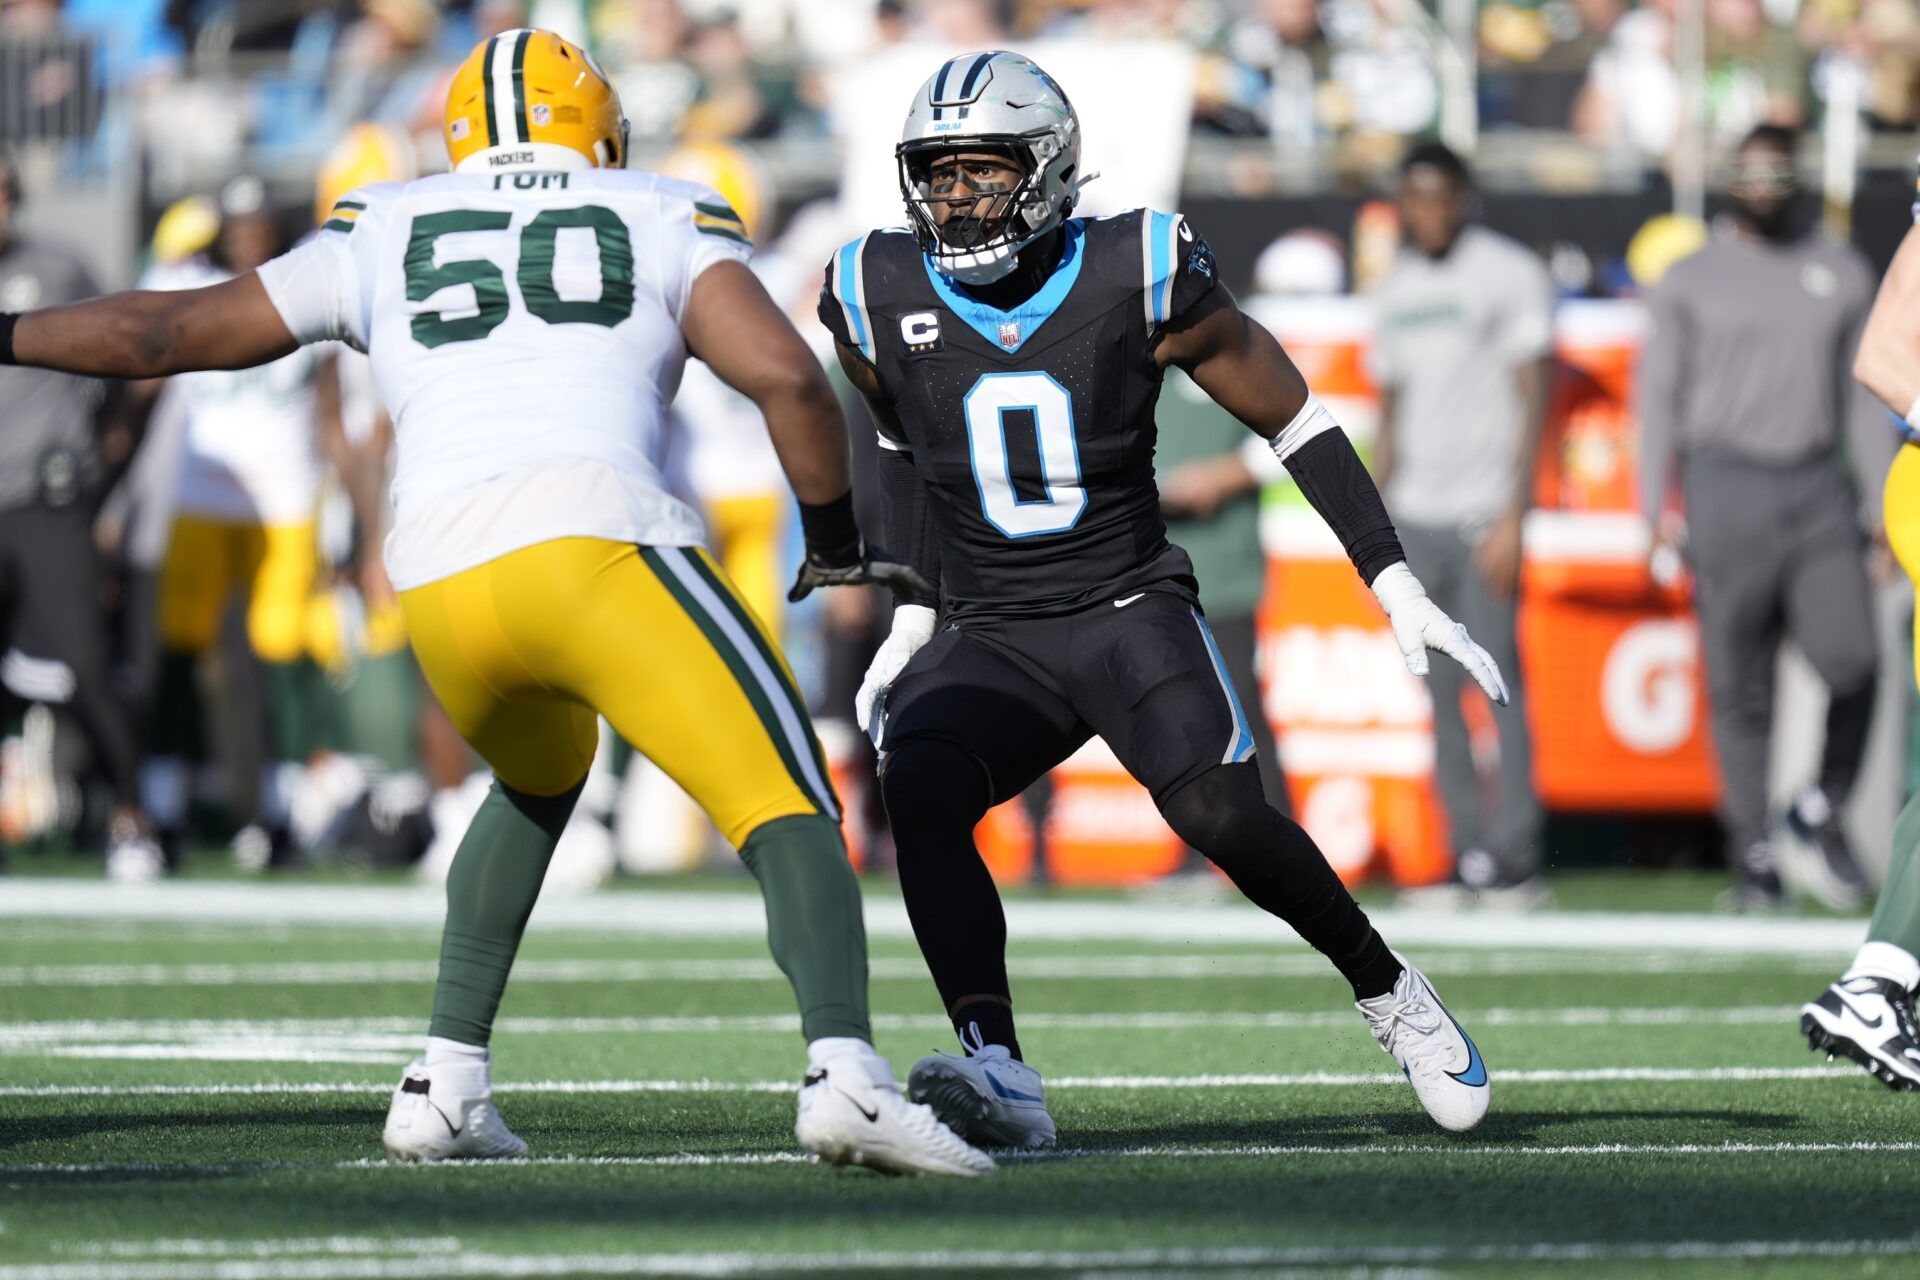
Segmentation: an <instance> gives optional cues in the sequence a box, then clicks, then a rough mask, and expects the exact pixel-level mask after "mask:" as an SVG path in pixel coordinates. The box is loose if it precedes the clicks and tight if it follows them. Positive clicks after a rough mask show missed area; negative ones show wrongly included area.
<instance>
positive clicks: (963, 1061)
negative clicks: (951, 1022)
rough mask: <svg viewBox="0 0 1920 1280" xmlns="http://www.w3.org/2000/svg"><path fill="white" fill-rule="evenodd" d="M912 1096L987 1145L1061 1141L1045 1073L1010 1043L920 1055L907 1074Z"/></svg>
mask: <svg viewBox="0 0 1920 1280" xmlns="http://www.w3.org/2000/svg"><path fill="white" fill-rule="evenodd" d="M907 1097H909V1098H910V1099H912V1100H913V1101H915V1102H923V1103H925V1104H926V1105H927V1106H929V1107H932V1108H933V1113H934V1114H935V1115H937V1116H939V1117H940V1119H941V1120H942V1121H944V1122H945V1123H946V1125H947V1127H948V1128H950V1129H952V1130H953V1131H954V1132H955V1133H957V1134H959V1135H960V1136H961V1137H963V1138H965V1139H966V1140H967V1141H969V1142H975V1143H978V1144H980V1145H981V1146H983V1147H1020V1148H1024V1149H1026V1150H1036V1149H1039V1148H1044V1147H1051V1146H1053V1145H1054V1143H1055V1142H1057V1141H1058V1140H1059V1138H1058V1135H1057V1134H1056V1133H1055V1132H1054V1128H1053V1117H1052V1116H1050V1115H1048V1114H1047V1092H1046V1090H1045V1089H1044V1088H1043V1087H1042V1086H1041V1084H1040V1073H1039V1072H1038V1071H1035V1070H1034V1069H1033V1068H1032V1067H1030V1066H1028V1065H1027V1064H1026V1063H1024V1062H1020V1061H1017V1060H1015V1059H1014V1058H1013V1056H1012V1055H1010V1054H1009V1053H1008V1052H1007V1050H1006V1047H1005V1046H1004V1045H997V1044H990V1045H984V1046H981V1047H978V1048H975V1049H974V1050H973V1052H972V1053H970V1054H968V1055H967V1056H965V1057H961V1056H960V1055H958V1054H952V1053H936V1054H935V1055H933V1056H932V1057H931V1058H922V1059H920V1061H918V1062H916V1063H914V1064H913V1070H912V1071H910V1072H908V1073H907Z"/></svg>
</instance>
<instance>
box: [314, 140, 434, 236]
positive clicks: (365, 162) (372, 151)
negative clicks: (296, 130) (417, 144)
mask: <svg viewBox="0 0 1920 1280" xmlns="http://www.w3.org/2000/svg"><path fill="white" fill-rule="evenodd" d="M412 177H413V148H412V147H411V146H409V145H408V143H407V140H406V139H405V138H403V137H401V136H400V135H398V134H396V133H394V132H393V131H392V130H391V129H383V128H381V127H380V126H379V125H377V124H368V123H366V122H364V121H363V122H362V123H360V124H356V125H355V126H353V128H351V129H349V130H347V133H346V136H345V137H343V138H341V139H340V142H339V144H338V145H336V146H335V147H334V149H333V150H332V151H329V152H328V153H327V158H326V159H325V160H322V161H321V162H320V173H319V175H318V177H317V178H316V179H315V182H314V211H313V213H314V218H313V220H314V221H315V222H325V221H326V220H327V215H328V214H329V213H331V212H333V206H334V204H335V203H336V202H337V201H338V200H339V199H340V197H342V196H344V195H346V194H347V192H349V191H352V190H353V189H354V188H355V187H364V186H368V185H371V184H372V183H375V182H405V181H407V180H408V179H410V178H412Z"/></svg>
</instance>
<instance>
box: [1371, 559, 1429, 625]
mask: <svg viewBox="0 0 1920 1280" xmlns="http://www.w3.org/2000/svg"><path fill="white" fill-rule="evenodd" d="M1426 596H1427V589H1426V588H1425V587H1423V586H1421V585H1420V579H1418V578H1416V577H1414V576H1413V570H1411V569H1409V568H1407V562H1406V561H1405V560H1395V561H1394V562H1393V563H1392V564H1390V565H1388V566H1387V567H1386V568H1384V569H1382V570H1381V571H1380V572H1379V573H1378V574H1376V575H1375V576H1374V579H1373V598H1374V599H1376V600H1378V601H1379V602H1380V607H1381V608H1382V609H1385V610H1386V611H1387V616H1388V617H1389V618H1391V617H1392V616H1393V614H1394V611H1395V610H1396V609H1398V608H1400V607H1401V606H1402V605H1405V604H1410V603H1412V602H1413V601H1415V600H1424V599H1426Z"/></svg>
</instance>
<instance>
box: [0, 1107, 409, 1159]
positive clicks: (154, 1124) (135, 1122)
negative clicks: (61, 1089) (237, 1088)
mask: <svg viewBox="0 0 1920 1280" xmlns="http://www.w3.org/2000/svg"><path fill="white" fill-rule="evenodd" d="M380 1118H381V1113H379V1112H370V1111H368V1110H367V1109H366V1108H364V1107H359V1108H355V1107H321V1108H309V1109H301V1110H297V1111H283V1112H274V1111H270V1110H262V1111H258V1112H253V1111H247V1112H238V1111H234V1112H201V1113H195V1114H192V1115H183V1114H181V1113H179V1112H155V1113H150V1114H141V1113H121V1114H118V1115H92V1116H30V1117H27V1118H25V1119H20V1120H12V1121H9V1122H8V1123H7V1125H6V1127H5V1128H4V1129H0V1150H4V1149H8V1148H13V1147H20V1146H25V1145H27V1144H28V1143H38V1142H70V1141H72V1140H74V1139H79V1138H97V1137H102V1136H104V1135H107V1134H135V1133H139V1132H141V1131H143V1130H146V1131H152V1130H165V1129H193V1130H206V1129H210V1128H219V1127H222V1126H225V1127H230V1128H236V1129H242V1128H244V1129H258V1128H263V1127H266V1128H298V1129H338V1130H341V1131H349V1130H350V1131H352V1132H354V1133H355V1134H360V1135H364V1134H367V1133H372V1134H373V1135H374V1136H375V1138H376V1140H377V1138H378V1136H379V1126H380ZM146 1141H147V1142H148V1143H150V1144H151V1145H152V1147H153V1148H154V1149H153V1151H152V1154H151V1158H152V1159H153V1160H154V1161H155V1162H156V1163H164V1162H170V1161H174V1160H179V1159H181V1158H182V1157H181V1155H180V1154H179V1148H180V1145H181V1144H179V1143H176V1142H172V1141H169V1140H167V1139H164V1138H148V1139H146ZM196 1145H197V1144H196ZM328 1145H331V1143H330V1141H329V1143H328ZM362 1145H364V1143H363V1144H362ZM273 1149H274V1150H284V1149H285V1148H284V1147H283V1146H281V1144H280V1143H277V1142H276V1143H275V1144H273ZM200 1158H207V1159H214V1160H221V1159H231V1160H247V1159H252V1160H258V1159H260V1158H261V1156H260V1154H259V1153H258V1152H257V1151H253V1152H227V1153H223V1154H221V1155H218V1156H205V1157H200ZM116 1159H118V1160H124V1159H127V1157H126V1156H124V1155H123V1156H118V1157H116Z"/></svg>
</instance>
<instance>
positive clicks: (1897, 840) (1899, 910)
mask: <svg viewBox="0 0 1920 1280" xmlns="http://www.w3.org/2000/svg"><path fill="white" fill-rule="evenodd" d="M1867 941H1868V942H1890V943H1892V944H1893V945H1894V946H1896V947H1899V948H1900V949H1901V950H1902V951H1905V952H1907V953H1908V954H1909V955H1914V956H1920V795H1915V796H1914V797H1913V798H1912V799H1911V800H1909V801H1907V807H1906V808H1904V809H1902V810H1901V811H1900V817H1899V819H1898V820H1896V821H1895V822H1894V824H1893V861H1892V862H1891V863H1889V864H1888V866H1887V882H1886V884H1884V885H1882V886H1881V888H1880V901H1879V903H1878V905H1876V906H1875V907H1874V909H1873V924H1872V926H1871V927H1870V928H1869V929H1868V930H1867Z"/></svg>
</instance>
